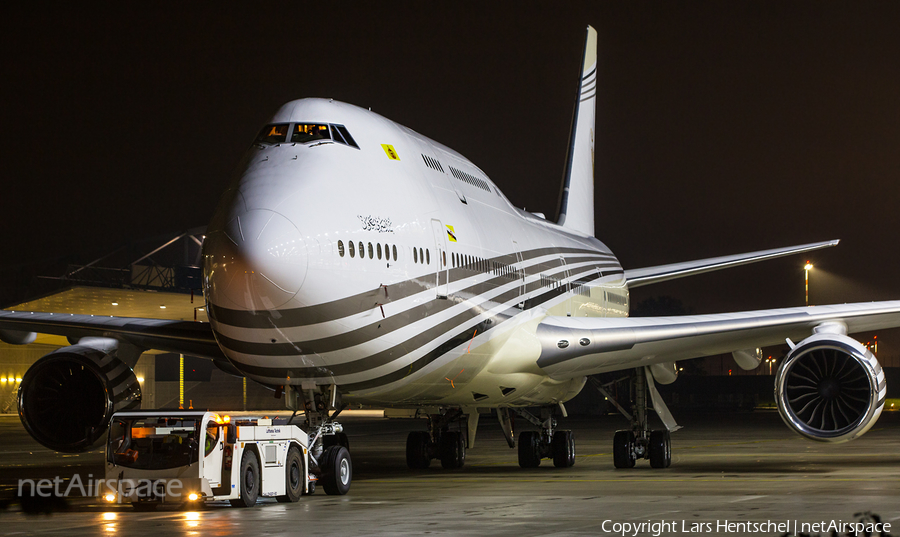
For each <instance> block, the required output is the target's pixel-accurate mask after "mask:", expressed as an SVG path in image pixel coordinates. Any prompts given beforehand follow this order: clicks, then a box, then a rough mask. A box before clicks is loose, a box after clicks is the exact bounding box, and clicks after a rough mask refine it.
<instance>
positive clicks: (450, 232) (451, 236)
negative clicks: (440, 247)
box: [447, 226, 456, 242]
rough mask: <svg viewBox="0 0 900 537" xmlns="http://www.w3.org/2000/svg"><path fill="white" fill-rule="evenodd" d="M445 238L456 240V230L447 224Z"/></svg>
mask: <svg viewBox="0 0 900 537" xmlns="http://www.w3.org/2000/svg"><path fill="white" fill-rule="evenodd" d="M447 238H448V239H450V242H456V232H455V231H454V230H453V226H447Z"/></svg>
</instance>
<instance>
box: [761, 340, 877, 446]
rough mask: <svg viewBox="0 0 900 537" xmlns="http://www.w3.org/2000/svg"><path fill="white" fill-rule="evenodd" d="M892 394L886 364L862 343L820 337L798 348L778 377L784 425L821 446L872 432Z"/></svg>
mask: <svg viewBox="0 0 900 537" xmlns="http://www.w3.org/2000/svg"><path fill="white" fill-rule="evenodd" d="M886 392H887V389H886V384H885V380H884V372H883V371H882V370H881V364H879V363H878V360H877V359H876V358H875V356H873V355H872V353H871V352H869V350H868V349H867V348H866V347H865V346H863V345H862V344H860V343H859V342H858V341H856V340H854V339H852V338H849V337H847V336H845V335H843V334H834V333H819V334H815V335H812V336H810V337H808V338H806V339H804V340H803V341H801V342H800V344H798V345H797V346H795V347H794V348H793V349H791V351H790V352H789V353H788V355H787V356H786V357H785V358H784V360H783V361H782V363H781V366H780V367H779V368H778V373H777V376H776V377H775V401H776V403H777V404H778V411H779V412H780V413H781V417H782V419H783V420H784V422H785V423H786V424H787V425H788V427H790V428H791V429H793V430H794V431H796V432H797V433H799V434H801V435H802V436H805V437H806V438H809V439H812V440H819V441H822V442H846V441H848V440H853V439H855V438H857V437H859V436H862V434H863V433H865V432H866V431H868V430H869V428H871V427H872V425H874V424H875V422H876V421H877V420H878V416H880V415H881V409H882V408H883V407H884V398H885V394H886Z"/></svg>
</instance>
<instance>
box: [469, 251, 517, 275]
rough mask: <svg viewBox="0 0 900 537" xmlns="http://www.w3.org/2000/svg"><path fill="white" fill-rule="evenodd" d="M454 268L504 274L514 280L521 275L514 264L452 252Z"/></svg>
mask: <svg viewBox="0 0 900 537" xmlns="http://www.w3.org/2000/svg"><path fill="white" fill-rule="evenodd" d="M452 261H453V268H461V269H464V270H471V271H474V272H484V273H491V274H493V275H495V276H503V277H505V278H507V279H509V280H514V279H516V278H517V277H518V276H519V273H518V271H517V270H516V269H515V268H514V267H513V266H512V265H505V264H503V263H497V262H496V261H491V260H489V259H484V258H481V257H477V256H474V255H467V254H457V253H454V254H452Z"/></svg>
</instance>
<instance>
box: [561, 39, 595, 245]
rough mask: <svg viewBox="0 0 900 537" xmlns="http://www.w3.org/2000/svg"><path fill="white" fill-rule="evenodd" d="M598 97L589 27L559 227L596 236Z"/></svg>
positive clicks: (593, 46)
mask: <svg viewBox="0 0 900 537" xmlns="http://www.w3.org/2000/svg"><path fill="white" fill-rule="evenodd" d="M596 95H597V31H596V30H594V29H593V28H591V27H590V26H588V27H587V37H586V38H585V41H584V59H583V61H582V62H581V78H580V80H579V83H578V99H577V100H576V101H575V114H574V115H573V117H572V130H571V132H570V133H569V153H568V155H567V156H566V172H565V175H564V177H563V185H562V191H561V192H560V195H559V224H560V225H561V226H563V227H567V228H570V229H574V230H576V231H580V232H582V233H586V234H588V235H590V236H592V237H593V236H594V111H595V109H596Z"/></svg>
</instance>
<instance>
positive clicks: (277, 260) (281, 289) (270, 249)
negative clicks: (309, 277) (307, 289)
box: [207, 209, 307, 310]
mask: <svg viewBox="0 0 900 537" xmlns="http://www.w3.org/2000/svg"><path fill="white" fill-rule="evenodd" d="M210 239H211V241H210ZM207 240H208V241H210V242H211V244H209V245H208V247H209V248H208V253H209V255H210V256H211V259H210V261H212V262H213V269H212V270H210V271H208V277H209V292H210V293H211V296H210V298H211V299H212V301H213V302H214V303H216V304H217V305H220V306H224V307H235V306H237V307H239V308H241V309H248V310H274V309H276V308H278V307H280V306H283V305H284V304H285V303H286V302H288V301H289V300H290V299H291V298H293V297H294V295H296V294H297V292H298V291H299V290H300V287H301V286H302V285H303V280H304V279H305V278H306V268H307V254H306V245H305V243H304V241H303V238H302V237H301V235H300V231H299V230H298V229H297V227H296V226H295V225H294V224H293V223H292V222H291V221H290V220H288V219H287V218H285V217H284V216H282V215H281V214H278V213H276V212H274V211H270V210H268V209H251V210H249V211H247V212H245V213H243V214H240V215H238V216H236V217H235V218H233V219H232V220H231V221H230V222H228V223H227V224H226V225H225V228H224V229H223V230H221V231H219V232H218V233H212V234H211V235H210V237H209V238H208V239H207ZM226 300H227V301H228V302H230V303H231V304H230V305H229V304H227V303H226V302H225V301H226Z"/></svg>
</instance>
